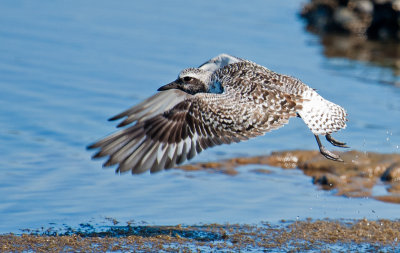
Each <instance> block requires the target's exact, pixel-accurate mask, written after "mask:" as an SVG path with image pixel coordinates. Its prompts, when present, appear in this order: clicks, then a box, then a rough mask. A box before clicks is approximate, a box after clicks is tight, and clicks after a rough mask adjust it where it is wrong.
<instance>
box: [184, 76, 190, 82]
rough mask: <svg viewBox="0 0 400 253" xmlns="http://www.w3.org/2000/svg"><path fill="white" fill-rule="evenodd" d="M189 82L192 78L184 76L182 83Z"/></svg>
mask: <svg viewBox="0 0 400 253" xmlns="http://www.w3.org/2000/svg"><path fill="white" fill-rule="evenodd" d="M190 80H192V78H191V77H190V76H185V77H184V78H183V81H185V82H189V81H190Z"/></svg>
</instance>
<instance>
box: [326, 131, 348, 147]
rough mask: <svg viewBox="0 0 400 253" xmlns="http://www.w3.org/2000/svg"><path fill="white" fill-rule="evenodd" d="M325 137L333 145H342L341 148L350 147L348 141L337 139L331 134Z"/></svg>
mask: <svg viewBox="0 0 400 253" xmlns="http://www.w3.org/2000/svg"><path fill="white" fill-rule="evenodd" d="M325 138H326V140H327V141H329V142H330V143H331V144H332V145H333V146H336V147H341V148H348V147H349V146H347V145H346V143H344V142H340V141H337V140H335V139H334V138H333V137H332V136H331V135H330V134H327V135H325Z"/></svg>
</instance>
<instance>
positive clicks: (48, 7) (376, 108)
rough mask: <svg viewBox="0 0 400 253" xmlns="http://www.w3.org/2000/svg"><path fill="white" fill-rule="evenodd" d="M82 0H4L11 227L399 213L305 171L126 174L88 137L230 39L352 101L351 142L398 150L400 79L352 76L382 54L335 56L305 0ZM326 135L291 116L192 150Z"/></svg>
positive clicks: (2, 172)
mask: <svg viewBox="0 0 400 253" xmlns="http://www.w3.org/2000/svg"><path fill="white" fill-rule="evenodd" d="M77 4H78V3H77V2H75V3H74V4H73V3H71V2H69V1H55V2H53V1H51V2H48V1H35V2H33V1H11V0H10V1H2V2H1V3H0V158H1V159H0V233H6V232H18V231H19V229H22V228H38V227H41V226H44V227H46V226H47V225H48V224H50V223H56V224H68V225H71V226H74V225H75V224H79V223H84V222H89V221H91V222H94V223H95V222H96V221H99V220H103V219H104V217H112V218H115V219H117V220H118V221H121V222H125V221H132V220H133V221H136V222H142V221H145V222H147V223H150V224H158V225H163V224H171V225H174V224H198V223H210V222H218V223H224V222H230V223H237V222H239V223H258V222H261V221H269V222H277V221H279V220H280V219H289V220H295V219H305V218H306V217H312V218H325V217H329V218H362V217H366V218H370V219H375V218H391V219H392V218H398V217H399V213H400V205H393V204H387V203H382V202H377V201H375V200H371V199H368V198H367V199H360V198H357V199H350V198H344V197H337V196H334V192H326V191H321V190H318V188H317V187H316V186H314V185H312V182H311V179H310V178H309V177H306V176H304V175H303V174H302V173H301V171H298V170H282V169H279V168H268V167H264V168H268V169H270V170H272V172H273V173H271V174H257V173H254V172H251V170H252V169H254V168H260V167H261V166H244V167H242V168H240V169H239V170H240V174H239V175H237V176H228V175H224V174H215V173H209V172H205V171H202V172H182V171H177V170H171V171H167V172H161V173H158V174H155V175H150V174H148V173H145V174H142V175H139V176H131V175H129V174H128V175H123V176H119V175H115V174H114V171H113V169H108V170H103V169H101V163H102V161H92V160H91V159H90V156H91V155H92V153H91V152H88V151H87V150H86V149H85V147H86V146H87V145H88V144H90V143H91V142H93V141H95V140H97V139H99V138H101V137H104V136H105V135H107V134H109V133H111V132H112V131H114V130H115V128H114V127H115V123H109V122H107V121H106V119H107V118H109V117H110V116H113V115H115V114H116V113H119V112H121V111H122V110H125V109H126V108H128V107H130V106H132V105H134V104H136V103H138V102H139V101H141V100H142V99H144V98H146V97H148V96H150V95H152V94H153V93H154V92H155V91H156V89H157V88H158V87H159V86H161V85H163V84H165V83H166V82H169V81H171V80H174V79H175V78H176V75H177V74H178V72H179V71H180V70H181V69H183V68H185V67H190V66H193V67H195V66H198V65H199V64H201V63H203V62H204V61H206V60H207V59H209V58H211V57H213V56H215V55H217V54H219V53H222V52H225V53H230V54H233V55H236V56H239V57H244V58H247V59H251V60H253V61H255V62H257V63H260V64H262V65H264V66H267V67H268V68H270V69H272V70H275V71H277V72H281V73H286V74H290V75H293V76H296V77H298V78H300V79H301V80H303V81H304V82H306V83H307V84H309V85H310V86H312V87H313V88H316V89H317V90H318V91H319V93H320V94H322V95H323V96H324V97H326V98H328V99H330V100H332V101H334V102H336V103H338V104H340V105H342V106H343V107H345V108H346V109H347V110H348V113H349V119H350V121H349V122H348V128H347V129H346V130H345V131H342V132H340V133H338V134H336V135H335V136H336V137H337V139H339V140H344V141H346V142H347V143H348V144H349V145H350V146H351V147H352V148H354V149H357V150H361V151H374V152H390V153H392V152H399V145H400V128H399V119H400V99H399V97H400V90H399V88H398V87H394V86H389V85H386V86H385V85H382V84H380V83H379V82H374V81H365V80H362V79H360V78H355V77H353V74H354V73H353V72H354V71H352V70H354V69H355V70H357V71H358V72H357V73H356V74H357V75H358V76H359V73H360V70H361V71H365V72H367V73H368V74H369V75H374V73H376V75H377V77H379V73H382V72H384V70H382V69H380V68H378V67H374V66H365V65H363V64H360V63H357V62H350V61H348V60H343V59H339V60H338V59H326V58H324V57H323V56H322V48H321V46H320V45H319V42H318V38H317V37H315V36H313V35H310V34H308V33H307V32H305V31H304V29H303V24H302V22H301V21H300V20H299V18H298V16H297V13H298V11H299V9H300V2H298V1H294V0H291V1H261V0H260V1H253V2H251V4H248V3H247V2H244V1H217V2H216V1H198V2H193V1H192V2H190V4H189V3H188V2H186V1H141V2H137V1H118V2H115V1H107V2H106V1H83V2H79V5H77ZM357 75H354V76H357ZM372 80H373V79H372ZM316 148H317V146H316V143H315V140H314V138H313V136H312V134H311V132H309V131H308V129H307V128H306V126H305V125H304V124H303V123H302V122H301V120H300V119H292V120H291V121H290V124H289V125H287V126H285V127H284V128H282V129H279V130H278V131H273V132H271V133H268V134H267V135H265V136H263V137H260V138H256V139H254V140H250V141H247V142H244V143H240V144H234V145H230V146H220V147H217V148H213V149H210V150H207V151H205V152H203V153H202V154H201V155H200V156H198V157H196V158H195V159H194V161H213V160H218V159H223V158H231V157H235V156H238V155H240V156H249V155H261V154H268V153H270V152H271V151H273V150H286V149H316Z"/></svg>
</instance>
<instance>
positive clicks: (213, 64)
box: [199, 54, 246, 72]
mask: <svg viewBox="0 0 400 253" xmlns="http://www.w3.org/2000/svg"><path fill="white" fill-rule="evenodd" d="M241 61H246V60H244V59H241V58H238V57H235V56H232V55H229V54H220V55H217V56H216V57H214V58H212V59H210V60H208V61H207V62H205V63H203V64H201V65H200V66H199V69H204V70H207V71H211V72H215V71H216V70H218V69H220V68H223V67H225V66H226V65H228V64H232V63H237V62H241Z"/></svg>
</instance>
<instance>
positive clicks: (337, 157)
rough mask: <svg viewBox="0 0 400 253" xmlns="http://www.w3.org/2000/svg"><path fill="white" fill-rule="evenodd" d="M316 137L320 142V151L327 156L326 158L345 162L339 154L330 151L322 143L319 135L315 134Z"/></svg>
mask: <svg viewBox="0 0 400 253" xmlns="http://www.w3.org/2000/svg"><path fill="white" fill-rule="evenodd" d="M314 136H315V139H316V140H317V143H318V147H319V152H320V153H321V154H322V155H323V156H325V157H326V158H328V159H330V160H333V161H337V162H343V160H342V159H341V158H340V157H339V156H338V155H335V154H334V153H332V152H330V151H329V150H327V149H326V148H325V147H324V146H323V145H322V144H321V141H320V139H319V137H318V135H314Z"/></svg>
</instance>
